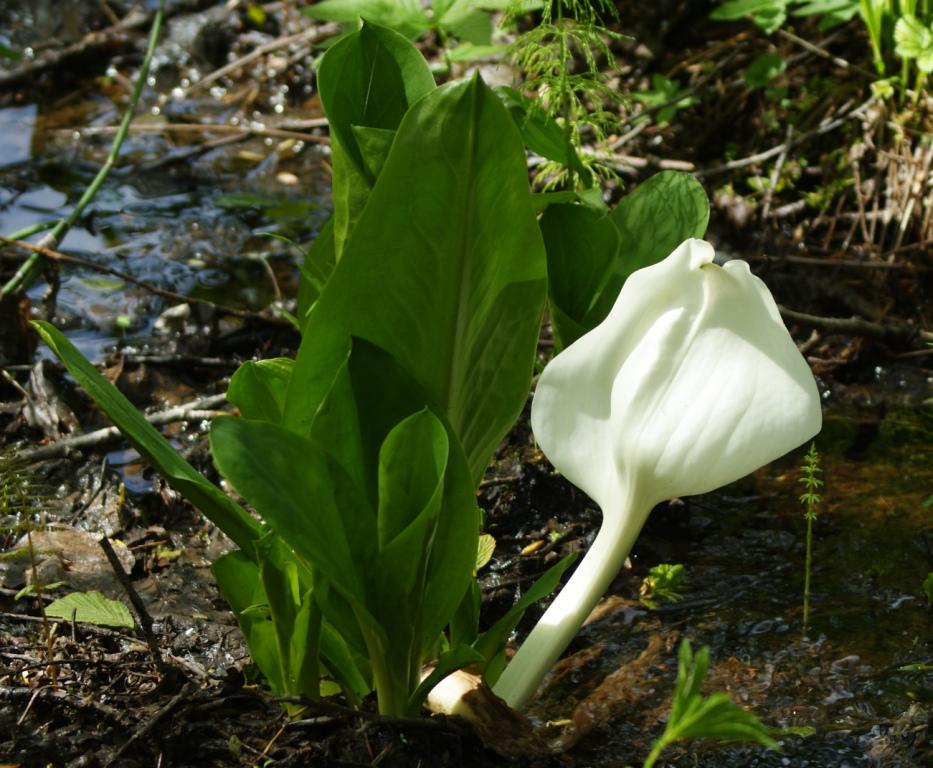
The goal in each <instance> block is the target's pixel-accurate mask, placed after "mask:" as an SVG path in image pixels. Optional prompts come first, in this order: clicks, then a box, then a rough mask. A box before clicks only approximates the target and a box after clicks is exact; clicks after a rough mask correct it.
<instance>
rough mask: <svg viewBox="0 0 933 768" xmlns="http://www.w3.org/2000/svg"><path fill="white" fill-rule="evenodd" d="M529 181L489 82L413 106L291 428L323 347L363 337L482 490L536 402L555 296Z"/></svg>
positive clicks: (290, 415) (297, 394) (321, 310)
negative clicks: (549, 297) (541, 336)
mask: <svg viewBox="0 0 933 768" xmlns="http://www.w3.org/2000/svg"><path fill="white" fill-rule="evenodd" d="M527 179H528V173H527V168H526V165H525V155H524V150H523V147H522V142H521V138H520V136H519V134H518V130H517V129H516V127H515V125H514V123H513V122H512V120H511V118H510V117H509V115H508V113H507V112H506V110H505V109H504V107H503V106H502V104H501V103H500V102H499V100H498V99H497V98H496V96H495V95H494V94H493V93H492V92H491V91H490V90H489V89H488V88H487V87H486V86H485V85H484V84H483V83H482V81H481V80H480V79H479V78H475V79H473V80H471V81H467V82H459V83H453V84H450V85H447V86H444V87H443V88H440V89H438V90H436V91H434V92H432V93H431V94H429V95H428V96H426V97H425V98H423V99H422V100H420V101H419V102H417V103H416V104H415V105H414V106H413V107H412V108H411V109H410V111H409V112H408V113H407V114H406V116H405V119H404V120H403V121H402V124H401V125H400V126H399V130H398V134H397V136H396V139H395V142H394V143H393V144H392V149H391V151H390V153H389V157H388V159H387V160H386V164H385V166H384V167H383V170H382V173H381V174H380V176H379V180H378V181H377V183H376V186H375V187H374V189H373V192H372V195H371V197H370V200H369V203H368V204H367V206H366V209H365V210H364V212H363V215H362V216H361V217H360V219H359V221H358V223H357V225H356V228H355V229H354V231H353V235H352V237H351V238H350V240H349V241H348V242H347V244H346V247H345V249H344V253H343V256H342V258H341V260H340V262H339V263H338V265H337V268H336V269H335V270H334V273H333V275H332V276H331V278H330V281H329V282H328V284H327V287H326V289H325V290H324V293H323V294H322V295H321V297H320V298H319V299H318V301H317V303H316V304H315V305H314V307H313V309H312V311H311V313H310V316H309V318H308V321H307V325H306V328H305V333H304V337H303V340H302V344H301V348H300V349H299V352H298V357H297V360H296V364H295V370H294V372H293V376H292V382H291V385H290V387H289V392H288V399H287V402H286V419H287V421H288V423H289V426H290V428H292V429H295V430H296V431H299V432H303V433H304V434H307V432H308V430H309V429H310V426H311V421H312V420H313V418H314V416H315V413H316V412H317V410H318V407H319V406H320V403H321V399H320V397H319V396H318V394H319V393H318V394H315V392H314V391H313V388H312V387H311V386H310V385H309V383H308V382H311V381H313V380H315V379H316V380H321V378H322V377H323V378H326V374H324V373H322V371H321V367H322V365H326V364H327V363H326V360H324V358H326V357H328V356H327V355H322V354H321V352H320V349H321V348H328V347H329V348H331V349H333V348H335V347H336V346H338V345H339V343H340V342H339V341H338V340H339V339H341V338H343V339H345V338H346V337H348V336H351V335H352V336H356V337H360V338H362V339H366V340H368V341H370V342H372V343H373V344H376V345H378V346H379V347H381V348H383V349H385V350H386V351H387V352H388V353H389V354H390V355H392V356H393V357H395V358H396V359H397V360H398V361H399V363H400V364H401V365H402V366H404V367H405V368H406V369H407V370H409V371H410V372H411V373H412V375H413V376H414V378H415V379H416V380H417V381H418V383H419V384H420V385H421V387H423V388H424V390H425V391H426V393H427V395H428V397H429V398H430V401H431V403H432V404H434V405H437V406H438V407H439V408H440V409H441V413H443V415H444V416H445V418H446V419H447V421H448V422H449V424H450V425H451V426H452V428H453V430H454V433H455V435H456V436H457V437H458V438H459V440H460V442H461V443H462V445H463V449H464V451H465V453H466V455H467V459H468V461H469V467H470V473H471V476H472V478H473V481H474V482H477V483H478V482H479V479H480V478H481V477H482V474H483V471H484V469H485V467H486V464H487V463H488V461H489V458H490V457H491V455H492V453H493V451H494V450H495V449H496V447H497V446H498V444H499V441H500V440H501V439H502V437H503V436H504V434H505V432H506V431H507V430H508V428H509V427H510V426H511V424H512V423H513V422H514V420H515V418H516V417H517V416H518V414H519V412H520V411H521V408H522V406H523V405H524V403H525V399H526V397H527V394H528V388H529V385H530V380H531V371H532V363H533V359H534V351H535V347H536V344H537V336H538V326H539V322H540V317H541V311H542V305H543V301H544V295H545V290H546V287H545V286H546V280H545V263H544V249H543V246H542V242H541V236H540V231H539V230H538V227H537V223H536V221H535V218H534V214H533V211H532V205H531V197H530V195H529V191H528V180H527ZM331 357H333V356H331Z"/></svg>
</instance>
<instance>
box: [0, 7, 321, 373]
mask: <svg viewBox="0 0 933 768" xmlns="http://www.w3.org/2000/svg"><path fill="white" fill-rule="evenodd" d="M37 12H38V11H37ZM23 14H25V11H22V12H21V13H20V14H19V15H17V14H15V13H14V14H13V15H12V16H11V17H10V18H11V19H12V21H11V22H10V24H11V25H13V27H14V28H13V29H12V31H10V30H9V29H7V30H6V31H7V33H8V34H6V37H5V38H4V39H5V40H7V41H8V42H9V43H11V44H12V43H16V44H17V45H18V46H22V45H24V44H25V43H26V42H28V37H24V35H25V34H26V32H25V30H21V34H20V33H17V31H16V29H15V25H16V23H18V22H19V23H22V24H24V25H25V24H26V23H27V22H29V23H33V22H34V21H35V19H32V17H31V16H29V14H26V15H25V16H24V15H23ZM27 16H29V18H26V17H27ZM178 34H179V35H180V34H181V33H178ZM173 35H175V32H174V31H173V29H171V28H170V29H169V31H168V32H167V33H166V41H165V43H164V45H163V47H162V48H161V49H160V51H159V54H158V55H157V57H156V63H155V64H154V69H153V72H152V73H151V75H150V79H149V83H150V85H149V87H147V88H146V89H145V90H144V93H143V97H142V101H141V105H140V107H139V109H138V110H137V115H136V118H135V121H134V126H135V127H134V128H133V129H131V132H130V134H129V136H128V137H127V139H126V141H125V143H124V145H123V149H122V150H121V153H120V157H119V160H118V163H117V166H116V167H115V168H114V170H113V171H112V172H111V174H110V176H109V177H108V179H107V181H106V182H105V184H104V185H103V187H102V188H101V189H100V191H99V192H98V194H97V196H96V198H95V199H94V202H93V203H92V204H91V206H90V207H89V208H88V209H87V210H86V212H85V214H84V216H83V217H82V218H81V220H80V221H79V222H78V224H77V225H76V226H75V227H74V228H73V229H72V230H71V231H70V232H69V233H68V235H67V236H66V237H65V239H64V241H63V242H62V244H61V246H60V250H61V251H63V252H65V253H67V254H71V255H74V256H79V257H81V258H85V259H89V260H92V261H95V262H97V263H99V264H101V265H103V266H107V267H111V268H114V269H118V270H121V271H124V272H128V273H130V274H132V275H134V276H135V277H137V278H139V279H141V280H143V281H145V282H146V283H148V284H150V285H152V286H154V287H157V288H160V289H164V290H170V291H174V292H177V293H181V294H184V295H187V296H193V297H198V298H203V299H207V300H210V301H213V302H217V303H220V304H224V305H227V306H232V307H236V308H248V309H260V308H262V307H264V306H266V305H267V304H268V303H269V302H270V300H271V299H272V297H273V294H274V286H273V284H272V281H271V280H270V278H269V276H268V270H267V268H266V267H265V266H264V265H263V264H262V261H261V260H268V261H269V262H270V263H271V265H272V267H273V271H274V272H275V274H276V275H277V277H278V278H279V279H280V280H282V281H283V283H284V284H283V285H280V286H279V288H280V289H281V290H283V291H286V290H287V291H288V292H289V295H293V294H294V284H293V280H294V275H295V265H296V264H297V262H298V260H299V259H300V246H294V247H293V246H290V245H288V244H287V243H286V242H284V241H282V240H276V239H272V238H270V237H269V236H268V235H269V233H271V234H274V235H277V236H280V237H282V238H287V239H289V240H292V241H294V242H296V243H298V244H301V243H306V242H307V241H309V240H310V239H311V237H312V236H313V234H314V233H315V232H316V231H317V230H318V229H319V228H320V226H321V225H322V223H323V221H324V220H325V219H326V217H327V215H328V214H329V178H328V176H327V172H326V169H325V167H324V164H323V163H322V160H323V159H324V155H323V154H322V151H321V149H320V147H319V146H317V145H314V144H308V143H304V142H302V141H300V140H299V141H296V140H294V139H282V138H276V139H273V138H271V137H263V136H260V137H254V138H245V139H243V140H242V141H236V142H232V143H227V144H225V145H221V146H217V147H216V148H213V149H210V148H209V149H206V150H204V151H199V152H196V153H194V154H192V155H191V156H190V157H185V156H184V155H185V153H186V152H188V151H189V149H190V148H191V147H192V145H193V144H194V143H195V138H197V139H198V140H200V139H202V138H205V139H208V140H215V139H217V138H218V136H217V135H216V134H210V133H205V134H204V135H203V136H200V135H198V134H192V133H171V132H154V133H142V132H136V128H137V127H138V128H142V127H145V126H148V127H149V128H152V127H154V126H155V125H156V124H160V123H164V122H166V121H167V122H169V123H179V122H184V123H189V124H190V123H199V122H203V123H210V122H234V123H235V122H237V120H246V119H249V120H250V121H251V122H253V123H255V124H264V123H266V122H271V121H272V120H281V119H283V118H286V117H287V118H292V119H305V118H312V117H319V116H320V111H319V108H318V107H317V106H316V105H315V104H314V103H313V98H311V100H310V102H309V94H305V93H303V92H302V93H301V94H297V95H295V97H294V98H291V97H287V94H285V92H284V91H281V90H276V94H277V96H279V97H281V98H280V100H279V102H278V103H279V108H278V109H277V110H276V111H274V112H269V113H265V112H264V111H262V110H261V109H253V110H252V111H244V110H243V104H242V101H241V100H239V101H238V100H236V99H231V98H230V97H228V95H227V93H226V92H225V91H224V89H222V88H221V89H219V90H215V91H213V92H212V93H210V94H196V95H194V96H192V97H190V98H187V97H185V96H184V94H181V95H180V94H179V92H178V91H177V89H176V86H177V84H178V83H179V82H185V81H184V78H185V77H186V76H187V75H189V74H191V72H192V71H194V69H195V63H194V62H186V63H184V64H182V63H180V61H179V58H180V57H183V53H182V52H181V51H180V49H179V48H178V46H177V43H175V41H174V37H173ZM17 49H18V50H19V49H20V48H17ZM6 65H7V66H8V65H9V64H8V63H7V64H6ZM111 74H112V75H113V76H111ZM117 75H120V76H123V77H133V76H134V75H135V72H134V71H133V70H131V69H123V70H122V72H113V73H108V75H107V76H105V77H103V78H97V79H88V80H87V81H84V82H82V83H81V85H80V87H79V88H78V89H77V90H70V89H69V90H68V91H67V92H61V93H55V94H53V93H51V92H49V91H48V90H44V89H43V90H41V98H40V99H39V100H35V101H34V100H32V97H33V96H39V95H40V93H36V92H32V91H30V90H29V89H27V88H21V89H17V90H16V91H15V92H13V91H10V92H9V93H8V98H7V99H6V101H5V102H3V106H0V234H3V235H9V234H12V233H14V232H16V231H17V230H19V229H22V228H25V227H28V226H32V225H35V224H38V223H41V222H45V221H54V220H56V219H58V218H59V217H62V216H65V215H67V214H68V213H69V212H70V211H71V209H72V208H73V206H74V204H75V203H76V202H77V200H78V199H79V197H80V195H81V194H82V193H83V191H84V189H85V188H86V186H87V185H88V184H89V183H90V182H91V180H92V179H93V177H94V175H95V174H96V173H97V170H98V168H99V167H100V165H101V164H102V163H103V162H104V161H105V160H106V157H107V154H108V152H109V150H110V145H111V142H112V139H113V136H112V128H113V126H115V125H116V124H117V123H118V122H119V120H120V118H121V114H122V110H123V108H124V104H125V100H126V91H125V90H124V89H123V88H122V87H120V85H119V82H118V80H117V79H116V76H117ZM268 87H269V88H270V89H272V90H275V89H276V88H277V86H276V84H275V82H272V83H270V84H268ZM283 94H284V95H283ZM311 96H313V94H312V95H311ZM309 103H310V106H308V104H309ZM256 106H257V108H259V107H264V103H263V104H257V105H256ZM108 131H109V132H108ZM221 138H222V136H221ZM31 239H32V240H33V241H35V240H37V239H38V237H33V238H31ZM14 266H15V264H13V263H11V262H10V261H8V260H4V262H3V263H2V274H3V275H4V276H5V277H8V276H9V275H10V274H12V270H13V268H14ZM45 288H46V286H45V285H44V284H37V285H35V286H33V287H32V288H31V289H30V291H29V297H30V298H31V299H32V301H33V303H34V304H38V303H39V302H40V300H41V298H42V296H43V294H44V292H45ZM170 305H171V301H169V300H166V299H164V298H161V297H158V296H155V295H153V294H152V293H151V292H149V291H147V290H145V289H144V288H141V287H139V286H134V285H132V284H130V283H127V282H125V281H123V280H121V279H119V278H117V277H114V276H112V275H107V274H103V273H99V272H96V271H94V270H92V269H88V268H85V267H74V266H66V267H64V268H63V269H62V279H61V287H60V291H59V293H58V296H57V302H56V313H55V318H54V319H55V321H56V322H57V323H58V324H59V325H62V326H64V327H65V328H67V329H68V333H69V335H70V336H71V338H72V340H73V341H74V342H75V343H76V344H77V345H78V346H79V348H80V349H81V350H82V351H83V352H84V353H85V354H87V355H88V356H90V357H91V358H92V359H99V358H100V357H101V356H102V354H103V353H104V352H105V351H106V350H107V349H109V348H112V347H114V346H117V345H129V346H134V347H148V346H151V345H152V343H153V341H154V339H153V333H152V332H153V324H154V322H155V320H156V318H157V317H158V315H159V313H160V312H162V311H163V310H164V309H166V308H167V307H168V306H170Z"/></svg>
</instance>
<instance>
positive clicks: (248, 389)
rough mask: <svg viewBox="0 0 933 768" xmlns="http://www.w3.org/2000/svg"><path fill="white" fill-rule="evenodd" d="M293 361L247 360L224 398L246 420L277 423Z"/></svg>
mask: <svg viewBox="0 0 933 768" xmlns="http://www.w3.org/2000/svg"><path fill="white" fill-rule="evenodd" d="M294 362H295V361H294V360H292V359H291V358H289V357H272V358H269V359H267V360H248V361H246V362H245V363H243V365H241V366H240V367H239V368H237V370H236V372H235V373H234V374H233V377H232V378H231V379H230V386H229V387H227V399H228V400H229V401H230V402H231V403H233V404H234V405H235V406H236V407H237V408H239V409H240V413H241V414H242V415H243V416H245V417H246V418H247V419H259V420H261V421H271V422H273V423H274V424H279V423H280V422H281V421H282V413H283V411H284V408H285V396H286V394H287V393H288V382H289V379H291V376H292V366H293V365H294Z"/></svg>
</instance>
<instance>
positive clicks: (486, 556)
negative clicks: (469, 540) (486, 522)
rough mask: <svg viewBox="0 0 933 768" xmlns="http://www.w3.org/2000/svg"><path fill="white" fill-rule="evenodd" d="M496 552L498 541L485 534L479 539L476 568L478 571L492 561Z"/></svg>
mask: <svg viewBox="0 0 933 768" xmlns="http://www.w3.org/2000/svg"><path fill="white" fill-rule="evenodd" d="M495 551H496V540H495V539H494V538H493V537H492V536H490V535H489V534H488V533H483V534H481V535H480V537H479V547H477V549H476V565H475V566H474V568H475V569H476V570H477V571H478V570H479V569H480V568H482V567H483V566H484V565H486V564H487V563H488V562H489V561H490V560H492V553H493V552H495Z"/></svg>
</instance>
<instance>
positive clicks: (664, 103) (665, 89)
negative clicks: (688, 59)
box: [632, 74, 699, 125]
mask: <svg viewBox="0 0 933 768" xmlns="http://www.w3.org/2000/svg"><path fill="white" fill-rule="evenodd" d="M691 93H692V91H691V90H690V89H685V88H681V86H680V83H678V82H677V81H676V80H671V79H670V78H668V77H665V76H664V75H659V74H654V75H652V76H651V87H650V88H648V89H647V90H644V91H639V92H638V93H633V94H632V98H633V99H634V100H635V101H637V102H640V103H641V104H644V105H645V106H646V107H647V108H649V109H656V110H657V114H656V115H655V116H654V119H655V122H656V123H657V124H658V125H665V124H667V123H669V122H670V121H671V120H672V119H673V118H674V115H676V114H677V113H678V112H679V111H680V110H682V109H686V108H687V107H691V106H693V105H694V104H697V103H699V99H697V98H696V97H694V96H691V95H690V94H691Z"/></svg>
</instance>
